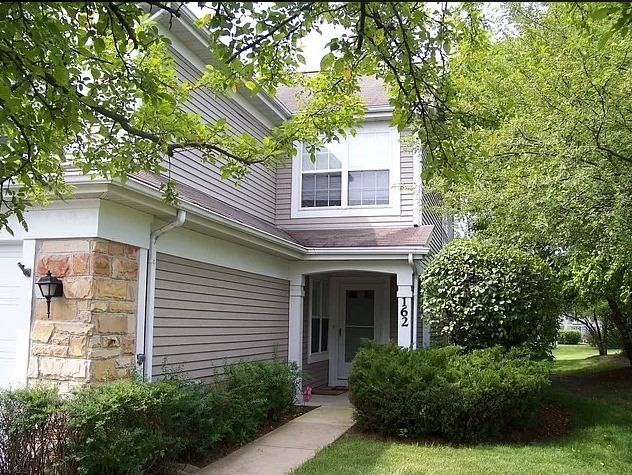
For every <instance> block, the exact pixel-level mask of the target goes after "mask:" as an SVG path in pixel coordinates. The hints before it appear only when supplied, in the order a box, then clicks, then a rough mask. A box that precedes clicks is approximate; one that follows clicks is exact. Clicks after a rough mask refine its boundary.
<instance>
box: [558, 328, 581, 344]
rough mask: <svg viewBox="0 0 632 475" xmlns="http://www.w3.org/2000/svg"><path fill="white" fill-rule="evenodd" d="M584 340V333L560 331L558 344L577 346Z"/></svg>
mask: <svg viewBox="0 0 632 475" xmlns="http://www.w3.org/2000/svg"><path fill="white" fill-rule="evenodd" d="M581 339H582V332H580V331H579V330H560V331H559V334H558V336H557V342H558V343H559V344H561V345H577V344H579V342H580V341H581Z"/></svg>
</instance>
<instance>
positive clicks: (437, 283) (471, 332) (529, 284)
mask: <svg viewBox="0 0 632 475" xmlns="http://www.w3.org/2000/svg"><path fill="white" fill-rule="evenodd" d="M551 280H552V275H551V270H550V269H549V267H548V266H547V265H546V264H545V263H544V261H542V259H540V258H538V257H537V256H535V255H533V254H529V253H526V252H524V251H521V250H518V249H513V248H510V247H507V246H503V247H499V246H498V245H495V244H492V243H487V242H480V241H478V240H474V239H460V240H455V241H452V242H451V243H450V244H449V245H448V246H446V247H445V248H444V249H443V250H442V251H441V252H439V253H438V254H437V256H436V257H435V259H434V260H433V261H432V262H430V264H429V265H428V266H427V267H426V269H425V270H424V273H423V275H422V278H421V290H422V302H423V311H424V315H425V316H426V317H428V320H429V321H430V323H431V324H432V325H434V326H438V327H439V328H440V329H441V331H442V332H443V333H444V334H446V335H447V337H448V341H449V343H451V344H455V345H459V346H462V347H464V348H466V349H468V350H470V349H476V348H487V347H491V346H495V345H501V346H503V347H504V348H506V349H509V348H512V347H516V346H521V345H524V346H526V347H528V348H529V349H531V351H532V352H533V354H534V355H537V356H539V357H550V356H551V349H552V347H553V345H554V344H555V341H556V337H557V330H558V328H559V320H558V316H557V315H558V312H557V299H556V294H555V289H554V286H553V285H552V283H551Z"/></svg>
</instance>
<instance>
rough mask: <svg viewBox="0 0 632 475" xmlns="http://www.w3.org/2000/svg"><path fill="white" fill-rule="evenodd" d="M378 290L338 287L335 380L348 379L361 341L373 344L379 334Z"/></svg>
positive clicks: (358, 286) (374, 286)
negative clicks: (367, 339) (369, 340)
mask: <svg viewBox="0 0 632 475" xmlns="http://www.w3.org/2000/svg"><path fill="white" fill-rule="evenodd" d="M380 297H381V293H380V286H378V285H367V284H357V285H344V284H343V285H341V287H340V300H339V304H340V314H339V315H340V316H339V320H338V322H339V325H338V364H337V366H338V371H337V373H338V374H337V376H338V379H339V380H347V379H349V372H350V370H351V362H352V361H353V358H354V357H355V354H356V352H357V351H358V348H359V347H360V342H361V340H362V339H363V338H369V339H371V340H374V339H376V338H377V335H378V334H379V329H378V325H377V323H376V321H377V318H376V317H377V314H378V309H379V308H381V307H380V302H379V300H380Z"/></svg>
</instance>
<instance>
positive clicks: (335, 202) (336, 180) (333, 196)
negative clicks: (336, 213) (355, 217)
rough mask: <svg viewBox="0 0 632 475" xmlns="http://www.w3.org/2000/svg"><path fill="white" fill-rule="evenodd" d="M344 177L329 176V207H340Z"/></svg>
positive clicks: (338, 175)
mask: <svg viewBox="0 0 632 475" xmlns="http://www.w3.org/2000/svg"><path fill="white" fill-rule="evenodd" d="M341 182H342V175H341V174H340V173H330V174H329V206H340V199H341V197H342V187H341V185H342V183H341Z"/></svg>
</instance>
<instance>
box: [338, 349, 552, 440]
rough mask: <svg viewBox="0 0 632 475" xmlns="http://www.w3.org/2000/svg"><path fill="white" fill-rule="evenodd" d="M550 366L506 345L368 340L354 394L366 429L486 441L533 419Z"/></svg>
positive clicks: (357, 365) (356, 366) (355, 372)
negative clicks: (415, 345)
mask: <svg viewBox="0 0 632 475" xmlns="http://www.w3.org/2000/svg"><path fill="white" fill-rule="evenodd" d="M549 371H550V366H549V363H548V362H545V361H535V360H531V359H529V358H528V357H526V356H524V352H521V350H511V351H509V352H507V351H505V350H503V349H502V348H501V347H494V348H488V349H482V350H474V351H472V352H469V353H465V354H464V353H462V351H461V349H460V348H459V347H455V346H448V347H444V348H434V349H430V350H407V349H400V348H398V347H397V346H395V345H394V344H390V345H381V344H378V343H374V342H365V343H364V344H363V345H362V347H361V348H360V350H359V351H358V353H357V354H356V357H355V359H354V362H353V367H352V371H351V375H350V378H349V384H350V400H351V402H352V403H353V405H354V406H355V408H356V414H355V417H356V421H357V423H358V425H359V427H360V428H362V429H365V430H370V431H374V432H377V433H380V434H383V435H389V436H399V437H413V438H416V437H420V436H423V435H440V436H443V437H446V438H447V439H449V440H452V441H478V440H485V439H488V438H491V437H494V436H497V435H499V434H502V433H505V432H507V431H509V430H512V429H515V428H521V427H524V426H525V425H527V424H528V423H529V422H530V421H531V419H532V416H533V414H534V412H535V410H536V408H537V405H538V403H539V401H540V398H541V396H542V393H543V390H544V389H545V387H546V386H547V385H548V381H549V380H548V375H549Z"/></svg>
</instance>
